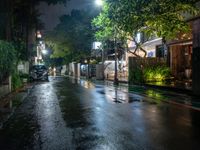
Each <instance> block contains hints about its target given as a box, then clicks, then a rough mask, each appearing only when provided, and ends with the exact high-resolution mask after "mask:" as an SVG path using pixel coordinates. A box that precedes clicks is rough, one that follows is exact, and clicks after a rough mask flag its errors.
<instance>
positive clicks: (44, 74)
mask: <svg viewBox="0 0 200 150" xmlns="http://www.w3.org/2000/svg"><path fill="white" fill-rule="evenodd" d="M29 75H30V80H46V81H48V80H49V78H48V69H47V67H46V66H45V65H34V66H32V67H31V69H30V74H29Z"/></svg>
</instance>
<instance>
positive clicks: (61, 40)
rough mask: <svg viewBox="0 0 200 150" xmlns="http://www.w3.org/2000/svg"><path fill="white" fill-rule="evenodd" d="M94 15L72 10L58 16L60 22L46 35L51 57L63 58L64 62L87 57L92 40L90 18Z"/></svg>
mask: <svg viewBox="0 0 200 150" xmlns="http://www.w3.org/2000/svg"><path fill="white" fill-rule="evenodd" d="M93 18H94V15H92V14H90V13H89V12H86V11H84V10H73V11H72V12H71V14H70V15H63V16H61V17H60V23H59V24H58V25H57V26H56V28H55V29H54V31H52V32H49V33H48V34H47V36H46V41H47V45H49V46H50V47H51V48H52V49H53V50H54V53H53V55H52V57H53V58H63V59H64V60H65V63H69V62H71V61H81V60H83V59H85V58H88V56H89V55H90V50H91V43H92V42H93V39H94V38H93V34H94V32H93V30H92V26H91V20H92V19H93Z"/></svg>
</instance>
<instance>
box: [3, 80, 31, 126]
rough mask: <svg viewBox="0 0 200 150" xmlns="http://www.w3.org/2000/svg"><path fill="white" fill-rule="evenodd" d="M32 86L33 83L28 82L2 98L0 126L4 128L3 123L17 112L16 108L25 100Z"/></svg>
mask: <svg viewBox="0 0 200 150" xmlns="http://www.w3.org/2000/svg"><path fill="white" fill-rule="evenodd" d="M31 88H32V85H30V84H27V85H25V86H24V87H22V88H20V89H18V90H16V91H15V92H12V93H10V94H8V95H7V96H5V97H3V98H1V99H0V128H2V126H3V124H4V123H5V122H6V121H7V120H8V119H9V118H10V117H11V116H12V114H13V113H14V112H15V109H16V108H17V107H18V106H19V105H20V104H21V103H22V102H23V101H24V99H25V98H26V97H27V95H28V94H29V92H30V90H31Z"/></svg>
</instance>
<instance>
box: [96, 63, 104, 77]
mask: <svg viewBox="0 0 200 150" xmlns="http://www.w3.org/2000/svg"><path fill="white" fill-rule="evenodd" d="M96 79H97V80H103V79H104V66H103V65H102V64H98V65H96Z"/></svg>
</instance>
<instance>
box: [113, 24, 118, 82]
mask: <svg viewBox="0 0 200 150" xmlns="http://www.w3.org/2000/svg"><path fill="white" fill-rule="evenodd" d="M116 34H117V32H116V26H114V50H115V75H114V84H115V85H118V84H119V82H118V74H117V73H118V72H117V37H116V36H117V35H116Z"/></svg>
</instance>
